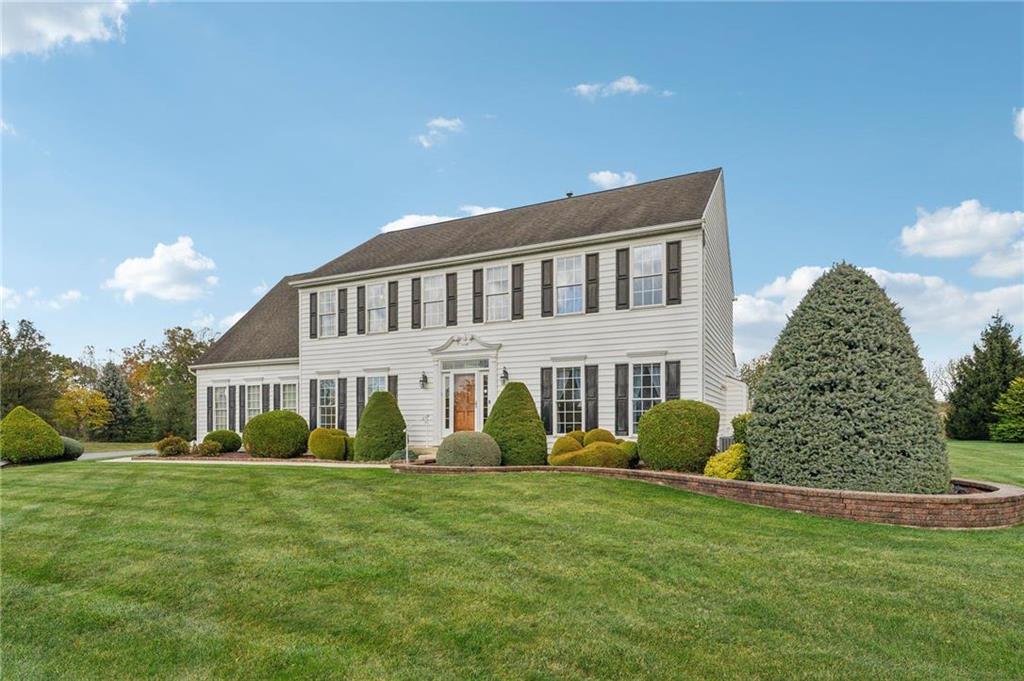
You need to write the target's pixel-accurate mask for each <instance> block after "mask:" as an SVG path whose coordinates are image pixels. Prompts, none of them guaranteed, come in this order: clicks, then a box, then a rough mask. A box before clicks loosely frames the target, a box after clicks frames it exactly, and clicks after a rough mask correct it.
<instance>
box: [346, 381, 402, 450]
mask: <svg viewBox="0 0 1024 681" xmlns="http://www.w3.org/2000/svg"><path fill="white" fill-rule="evenodd" d="M400 449H401V450H403V451H404V450H405V419H404V418H403V417H402V412H401V411H400V410H399V408H398V401H397V400H396V399H395V396H394V395H392V394H391V393H389V392H386V391H383V390H380V391H378V392H375V393H373V394H372V395H370V399H368V400H367V401H366V406H365V407H364V408H363V415H362V417H361V418H360V419H359V430H358V431H357V432H356V451H355V458H356V460H359V461H383V460H384V459H387V458H388V457H389V456H391V455H392V454H394V453H395V452H396V451H398V450H400Z"/></svg>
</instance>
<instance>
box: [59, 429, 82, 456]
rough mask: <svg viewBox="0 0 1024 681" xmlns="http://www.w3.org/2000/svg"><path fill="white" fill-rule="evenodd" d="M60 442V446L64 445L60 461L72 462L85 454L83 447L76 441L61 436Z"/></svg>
mask: <svg viewBox="0 0 1024 681" xmlns="http://www.w3.org/2000/svg"><path fill="white" fill-rule="evenodd" d="M60 441H61V444H63V445H64V456H62V457H61V458H62V459H67V460H68V461H74V460H75V459H77V458H78V457H80V456H82V454H85V445H83V444H82V443H81V442H79V441H78V440H76V439H74V438H72V437H64V436H63V435H61V437H60Z"/></svg>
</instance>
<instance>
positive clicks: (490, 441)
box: [436, 432, 501, 466]
mask: <svg viewBox="0 0 1024 681" xmlns="http://www.w3.org/2000/svg"><path fill="white" fill-rule="evenodd" d="M436 462H437V465H438V466H500V465H501V449H500V448H499V447H498V443H497V442H495V441H494V438H493V437H491V436H490V435H488V434H487V433H473V432H462V433H452V434H451V435H449V436H448V437H446V438H445V439H444V440H443V441H442V442H441V446H440V447H438V448H437V460H436Z"/></svg>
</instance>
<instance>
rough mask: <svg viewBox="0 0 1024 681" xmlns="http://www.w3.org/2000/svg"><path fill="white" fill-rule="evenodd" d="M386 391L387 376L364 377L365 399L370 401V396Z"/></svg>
mask: <svg viewBox="0 0 1024 681" xmlns="http://www.w3.org/2000/svg"><path fill="white" fill-rule="evenodd" d="M387 389H388V377H387V376H367V377H366V399H367V400H369V399H370V395H372V394H374V393H376V392H383V391H386V390H387Z"/></svg>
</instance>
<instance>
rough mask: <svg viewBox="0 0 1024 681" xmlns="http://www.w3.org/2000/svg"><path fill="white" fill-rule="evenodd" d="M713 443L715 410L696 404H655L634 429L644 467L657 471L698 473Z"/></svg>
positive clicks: (716, 433)
mask: <svg viewBox="0 0 1024 681" xmlns="http://www.w3.org/2000/svg"><path fill="white" fill-rule="evenodd" d="M717 440H718V410H717V409H715V408H714V407H712V406H711V405H709V404H704V403H703V402H698V401H696V400H669V401H668V402H662V403H661V404H656V405H654V406H653V407H651V408H650V409H648V410H647V412H645V413H644V415H643V416H641V417H640V424H639V426H638V427H637V445H638V446H639V447H640V452H641V456H643V459H644V463H646V464H647V465H648V466H649V467H650V468H653V469H654V470H658V471H663V470H670V471H683V472H687V473H700V472H702V471H703V470H704V465H705V464H707V462H708V459H709V458H711V455H712V454H714V453H715V445H716V444H717Z"/></svg>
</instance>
